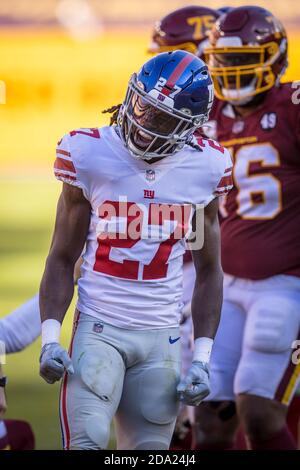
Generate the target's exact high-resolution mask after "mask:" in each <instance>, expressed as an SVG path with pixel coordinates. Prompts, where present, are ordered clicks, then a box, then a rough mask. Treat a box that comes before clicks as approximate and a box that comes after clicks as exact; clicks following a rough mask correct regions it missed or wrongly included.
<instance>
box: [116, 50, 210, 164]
mask: <svg viewBox="0 0 300 470" xmlns="http://www.w3.org/2000/svg"><path fill="white" fill-rule="evenodd" d="M213 96H214V91H213V84H212V80H211V77H210V74H209V72H208V68H207V66H206V64H205V63H204V62H203V61H202V60H201V59H199V58H198V57H196V56H195V55H193V54H190V53H189V52H186V51H182V50H180V51H179V50H178V51H173V52H165V53H162V54H158V55H156V56H155V57H153V58H151V59H150V60H149V61H148V62H146V63H145V64H144V65H143V66H142V68H141V69H140V71H139V72H138V73H137V74H133V75H132V77H131V79H130V81H129V84H128V89H127V93H126V97H125V100H124V102H123V104H122V106H121V108H120V112H119V114H118V126H119V129H120V135H121V138H122V140H123V142H124V144H125V145H126V147H127V148H128V150H129V151H130V152H131V154H132V155H133V156H134V157H136V158H141V159H144V160H150V159H153V158H161V157H165V156H167V155H172V154H174V153H175V152H177V151H179V150H180V149H182V148H183V146H184V145H185V144H188V143H189V142H190V141H191V140H192V138H193V134H194V132H195V131H196V129H198V128H199V127H201V126H203V124H204V123H205V122H206V121H207V120H208V118H209V111H210V109H211V107H212V104H213Z"/></svg>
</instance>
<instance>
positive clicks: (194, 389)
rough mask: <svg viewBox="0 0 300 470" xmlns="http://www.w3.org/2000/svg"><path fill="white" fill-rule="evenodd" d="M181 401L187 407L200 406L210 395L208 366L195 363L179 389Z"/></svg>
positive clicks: (203, 363) (202, 363)
mask: <svg viewBox="0 0 300 470" xmlns="http://www.w3.org/2000/svg"><path fill="white" fill-rule="evenodd" d="M177 392H178V394H179V399H180V400H181V401H183V402H184V403H185V404H186V405H191V406H198V405H199V404H200V403H201V401H202V400H203V399H204V398H205V397H207V395H209V393H210V388H209V368H208V364H207V363H205V362H200V361H193V362H192V365H191V367H190V369H189V370H188V373H187V375H186V377H185V378H184V379H183V380H181V382H180V383H179V385H178V387H177Z"/></svg>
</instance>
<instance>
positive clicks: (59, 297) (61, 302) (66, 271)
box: [40, 254, 75, 323]
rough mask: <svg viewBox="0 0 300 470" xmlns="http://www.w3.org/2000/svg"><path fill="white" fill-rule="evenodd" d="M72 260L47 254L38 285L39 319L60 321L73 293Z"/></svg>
mask: <svg viewBox="0 0 300 470" xmlns="http://www.w3.org/2000/svg"><path fill="white" fill-rule="evenodd" d="M74 264H75V263H74V262H73V261H72V260H68V259H64V258H62V257H59V256H53V255H51V254H50V255H49V257H48V259H47V263H46V268H45V272H44V275H43V278H42V282H41V286H40V311H41V321H42V322H43V321H45V320H48V319H54V320H57V321H59V322H60V323H62V321H63V319H64V316H65V314H66V312H67V310H68V308H69V305H70V303H71V301H72V298H73V293H74V278H73V272H74Z"/></svg>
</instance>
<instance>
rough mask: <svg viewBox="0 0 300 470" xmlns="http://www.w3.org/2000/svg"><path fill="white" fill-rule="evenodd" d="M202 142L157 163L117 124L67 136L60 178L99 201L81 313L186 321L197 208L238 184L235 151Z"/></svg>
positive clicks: (81, 285)
mask: <svg viewBox="0 0 300 470" xmlns="http://www.w3.org/2000/svg"><path fill="white" fill-rule="evenodd" d="M199 146H200V149H201V151H200V150H195V149H193V148H191V147H188V146H185V147H184V148H183V149H182V150H181V151H180V152H177V153H175V154H174V155H172V156H169V157H166V158H164V159H162V160H160V161H158V162H155V163H152V164H149V163H147V162H145V161H142V160H137V159H135V158H134V157H132V155H131V154H130V153H129V152H128V150H127V149H126V147H125V146H124V145H123V143H122V141H121V139H120V138H119V136H118V134H117V131H116V128H115V127H103V128H101V129H79V130H77V131H72V132H71V133H70V134H67V135H65V136H64V137H63V139H62V140H61V141H60V142H59V144H58V148H57V158H56V161H55V167H54V172H55V176H56V177H57V178H58V179H59V180H61V181H63V182H65V183H68V184H72V185H76V186H78V187H79V188H81V189H82V191H83V194H84V196H85V197H86V199H87V200H88V201H89V202H90V205H91V220H90V227H89V233H88V236H87V240H86V250H85V253H84V256H83V258H84V262H83V265H82V268H81V274H82V275H81V278H80V279H79V282H78V304H77V307H78V309H79V311H80V312H83V313H86V314H88V315H92V316H94V317H97V318H98V319H101V320H103V321H105V322H107V323H110V324H112V325H114V326H117V327H121V328H129V329H147V328H165V327H169V326H175V325H177V324H178V319H179V316H180V311H181V308H182V303H181V296H182V258H183V254H184V252H185V249H186V243H185V241H186V238H187V237H188V236H189V234H190V232H191V220H192V217H193V214H194V211H195V208H196V206H197V205H202V206H203V207H205V206H207V204H209V203H210V202H211V201H212V200H213V199H214V198H215V197H216V196H219V195H222V194H225V193H227V191H229V189H231V185H232V182H231V166H232V164H231V157H230V154H229V152H228V150H226V149H224V148H223V147H221V146H220V145H219V144H218V143H217V142H215V141H213V140H205V139H202V140H201V139H200V140H199ZM202 222H203V221H202ZM199 223H200V224H201V217H200V222H199ZM200 230H201V227H200ZM200 238H201V237H200Z"/></svg>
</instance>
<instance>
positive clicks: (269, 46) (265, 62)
mask: <svg viewBox="0 0 300 470" xmlns="http://www.w3.org/2000/svg"><path fill="white" fill-rule="evenodd" d="M205 53H206V54H207V60H208V64H209V69H210V71H211V74H212V77H213V81H214V86H215V93H216V96H217V98H218V99H217V100H216V101H215V103H214V108H213V111H212V113H211V118H212V122H211V125H212V128H211V131H212V130H213V131H214V135H215V136H217V138H218V139H219V140H220V141H221V142H222V143H223V145H225V146H226V147H227V148H229V149H230V150H231V152H232V155H233V157H234V170H233V175H234V182H235V185H234V188H233V190H232V191H231V192H230V193H229V194H228V196H226V198H225V200H224V201H223V204H222V207H221V212H222V217H223V221H222V225H221V240H222V266H223V269H224V271H225V273H226V275H225V280H224V303H223V309H222V317H221V322H220V327H219V330H218V333H217V335H216V340H215V343H214V349H213V353H212V360H211V390H212V392H211V394H210V396H209V397H208V399H209V401H208V402H207V404H205V405H204V406H201V407H199V408H198V409H197V421H198V425H197V427H196V429H197V433H196V441H197V442H196V448H198V449H217V448H220V449H221V448H222V449H225V448H231V447H232V445H233V439H234V433H235V430H236V425H237V421H238V420H237V415H238V417H239V420H240V422H241V423H242V426H243V428H244V431H245V434H246V438H247V444H248V448H250V449H295V441H294V439H293V437H292V435H291V433H290V432H289V430H288V428H287V425H286V415H287V410H288V405H289V403H290V401H291V399H292V397H293V394H294V391H295V388H296V385H297V382H298V381H299V373H300V367H299V365H297V364H296V363H295V362H293V361H292V354H291V353H292V352H293V350H292V347H293V342H294V340H296V339H297V337H298V336H299V326H300V279H299V277H300V251H299V241H298V232H299V220H298V212H299V211H298V206H299V202H300V200H299V198H300V195H299V184H300V165H299V153H300V107H299V104H297V103H298V101H297V100H295V96H294V94H295V89H294V88H293V85H292V84H291V83H284V84H282V83H281V77H282V75H283V74H284V72H285V70H286V67H287V36H286V32H285V30H284V28H283V26H282V24H281V23H280V22H279V20H278V19H277V18H276V17H274V15H272V13H270V12H269V11H267V10H265V9H263V8H260V7H255V6H249V7H248V6H247V7H240V8H235V9H231V10H230V11H229V12H228V13H227V14H225V15H223V16H221V17H220V18H219V19H218V20H217V22H216V24H215V26H214V28H213V30H212V32H211V35H210V47H209V48H208V49H207V50H206V51H205ZM234 402H235V403H236V408H235V406H234ZM236 409H237V415H236Z"/></svg>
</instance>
